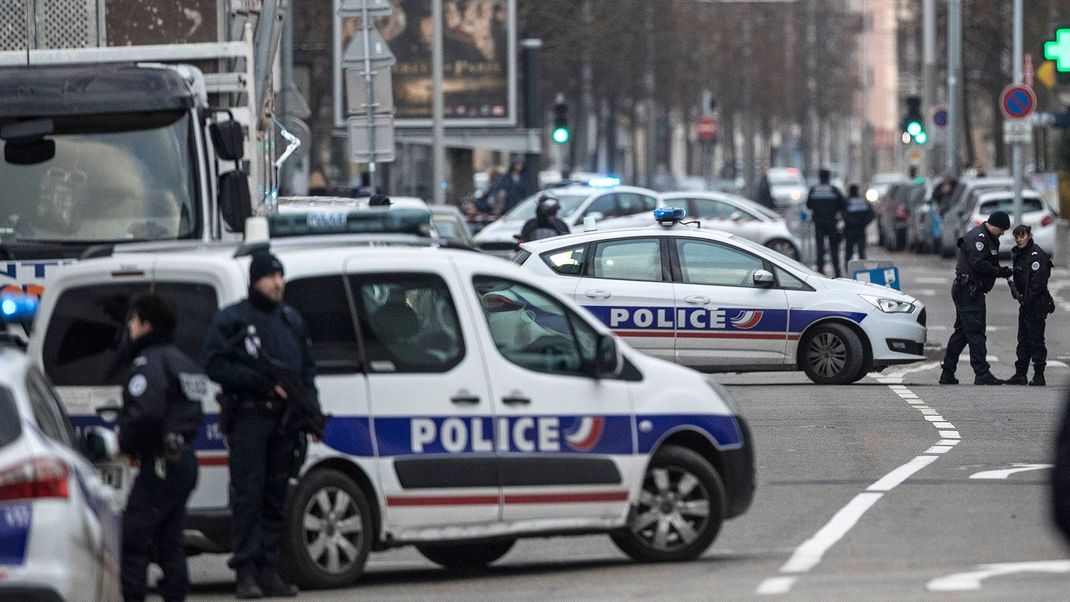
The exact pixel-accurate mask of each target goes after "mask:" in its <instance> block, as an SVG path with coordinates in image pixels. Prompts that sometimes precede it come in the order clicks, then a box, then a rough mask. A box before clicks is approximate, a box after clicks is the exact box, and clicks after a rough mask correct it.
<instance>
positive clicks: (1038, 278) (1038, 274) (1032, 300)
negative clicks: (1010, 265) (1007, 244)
mask: <svg viewBox="0 0 1070 602" xmlns="http://www.w3.org/2000/svg"><path fill="white" fill-rule="evenodd" d="M1011 254H1012V255H1013V256H1014V288H1016V289H1017V290H1018V298H1019V299H1021V300H1022V305H1023V306H1025V307H1026V308H1027V309H1032V308H1034V307H1035V306H1036V303H1037V302H1038V301H1041V300H1043V302H1045V303H1047V301H1048V296H1049V293H1048V278H1049V277H1050V276H1051V259H1049V258H1048V254H1047V253H1045V252H1044V250H1043V249H1041V248H1040V247H1039V246H1037V243H1035V242H1030V243H1029V246H1027V247H1026V248H1024V249H1019V248H1018V247H1017V246H1015V247H1014V248H1013V249H1011ZM1045 311H1047V307H1045Z"/></svg>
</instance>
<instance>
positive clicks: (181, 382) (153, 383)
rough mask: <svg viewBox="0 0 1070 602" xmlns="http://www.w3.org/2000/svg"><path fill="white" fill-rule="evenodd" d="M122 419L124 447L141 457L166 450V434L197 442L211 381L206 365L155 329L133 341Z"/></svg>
mask: <svg viewBox="0 0 1070 602" xmlns="http://www.w3.org/2000/svg"><path fill="white" fill-rule="evenodd" d="M127 354H128V357H131V358H132V359H131V362H130V367H129V369H128V371H127V374H126V378H125V381H124V382H125V383H126V386H125V387H124V388H123V408H122V412H121V414H120V418H119V448H120V449H122V451H123V453H126V454H128V455H131V456H137V457H151V456H156V455H159V454H160V453H161V452H162V451H163V447H164V437H165V436H166V435H167V434H169V433H175V434H179V435H182V437H183V438H184V439H185V441H187V442H192V441H193V439H194V437H196V436H197V430H198V429H199V428H200V426H201V418H202V411H203V404H204V402H205V401H206V400H207V399H210V398H211V383H210V382H209V381H208V377H207V376H205V374H204V371H203V370H202V369H201V367H200V366H198V365H197V364H195V363H194V362H193V360H191V359H190V358H188V357H187V356H186V354H184V353H182V352H181V351H179V349H178V347H175V345H174V344H173V343H172V342H171V340H170V339H169V338H167V337H161V336H158V335H154V334H152V333H150V334H148V335H145V336H144V337H141V338H140V339H138V340H137V341H135V342H133V343H131V347H130V348H129V350H128V351H127Z"/></svg>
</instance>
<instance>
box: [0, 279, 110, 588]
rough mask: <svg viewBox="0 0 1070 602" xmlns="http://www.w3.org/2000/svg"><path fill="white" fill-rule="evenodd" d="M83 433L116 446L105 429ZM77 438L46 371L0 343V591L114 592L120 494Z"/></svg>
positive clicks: (102, 447)
mask: <svg viewBox="0 0 1070 602" xmlns="http://www.w3.org/2000/svg"><path fill="white" fill-rule="evenodd" d="M0 300H3V301H0V303H3V302H4V301H7V299H5V298H3V297H0ZM0 313H4V311H3V309H2V308H0ZM3 321H4V320H2V319H0V323H3ZM90 433H91V434H90ZM87 436H88V437H89V438H91V439H93V441H92V446H93V448H94V449H96V450H97V451H98V453H101V454H102V455H114V454H116V453H117V447H118V445H117V443H116V441H115V438H114V436H112V434H111V433H110V432H101V431H99V430H92V431H89V432H87ZM82 447H83V443H81V440H80V438H79V437H78V436H77V434H76V432H75V430H74V429H73V428H72V427H71V423H70V422H69V421H68V420H67V415H66V413H65V412H64V411H63V406H62V405H61V404H60V403H59V399H58V398H57V396H56V394H55V392H54V391H53V390H52V386H51V385H50V384H49V382H48V380H47V379H46V378H45V377H44V376H43V375H42V374H41V373H40V372H39V371H38V370H37V368H36V367H34V365H33V363H32V362H31V361H30V359H29V358H28V357H27V356H26V354H25V353H23V352H22V351H21V350H19V349H17V348H16V347H14V346H11V345H8V344H7V343H4V342H0V599H2V600H56V601H61V600H87V601H110V600H118V599H120V598H121V597H122V595H121V591H120V589H121V587H120V582H119V551H120V541H121V534H122V520H121V514H120V512H121V508H120V504H119V501H118V499H117V497H118V496H116V495H115V492H114V490H113V489H112V488H111V487H109V486H108V485H106V484H105V483H104V482H103V481H101V479H100V477H99V476H98V472H97V470H96V468H94V467H93V466H92V465H91V464H90V463H89V461H88V460H87V459H86V458H85V457H83V455H82V452H81V451H80V448H82Z"/></svg>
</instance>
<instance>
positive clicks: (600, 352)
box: [594, 334, 624, 378]
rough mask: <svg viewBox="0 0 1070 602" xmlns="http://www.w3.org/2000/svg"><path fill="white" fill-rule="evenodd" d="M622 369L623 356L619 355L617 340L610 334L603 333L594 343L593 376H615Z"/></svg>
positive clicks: (618, 374)
mask: <svg viewBox="0 0 1070 602" xmlns="http://www.w3.org/2000/svg"><path fill="white" fill-rule="evenodd" d="M622 370H624V357H623V356H621V353H620V347H618V346H617V340H616V339H614V338H613V336H612V335H608V334H603V335H600V336H599V337H598V343H597V344H596V345H595V357H594V377H595V378H616V377H618V376H620V373H621V371H622Z"/></svg>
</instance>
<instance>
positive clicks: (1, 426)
mask: <svg viewBox="0 0 1070 602" xmlns="http://www.w3.org/2000/svg"><path fill="white" fill-rule="evenodd" d="M21 432H22V427H21V421H20V420H19V410H18V408H17V407H15V398H14V396H12V395H11V389H8V388H7V387H0V447H4V446H6V445H8V444H9V443H11V442H12V441H14V440H15V439H18V438H19V433H21Z"/></svg>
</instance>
